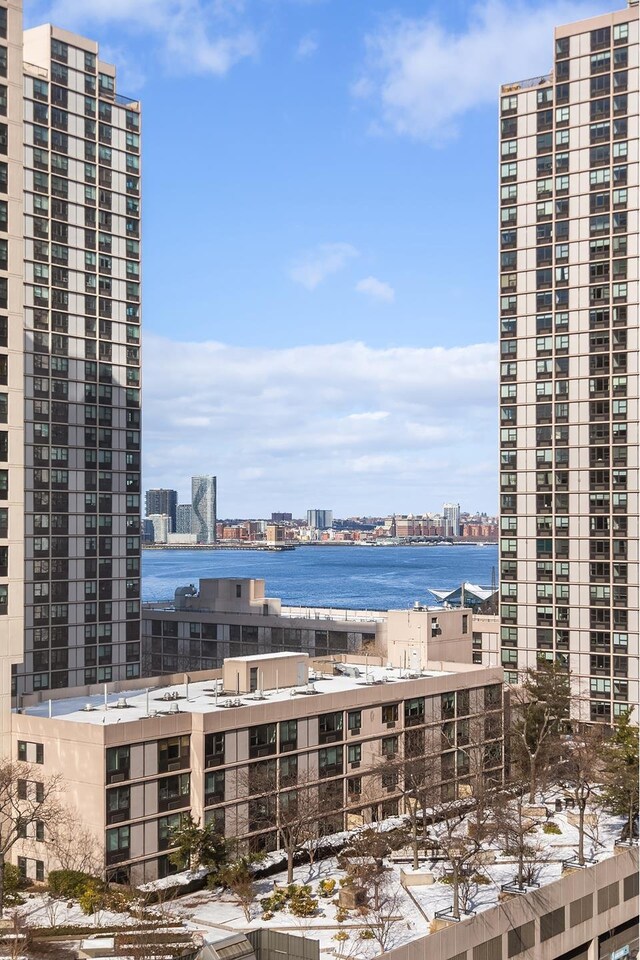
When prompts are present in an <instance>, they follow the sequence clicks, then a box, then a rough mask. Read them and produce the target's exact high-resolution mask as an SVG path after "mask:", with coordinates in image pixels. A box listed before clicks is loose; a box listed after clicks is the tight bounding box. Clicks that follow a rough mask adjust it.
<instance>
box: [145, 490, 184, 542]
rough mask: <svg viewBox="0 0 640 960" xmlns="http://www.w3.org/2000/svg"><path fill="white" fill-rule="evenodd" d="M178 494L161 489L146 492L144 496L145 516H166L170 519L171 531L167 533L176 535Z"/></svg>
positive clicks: (175, 491)
mask: <svg viewBox="0 0 640 960" xmlns="http://www.w3.org/2000/svg"><path fill="white" fill-rule="evenodd" d="M177 508H178V492H177V490H164V489H163V488H161V487H157V488H154V489H152V490H147V492H146V494H145V511H146V516H147V517H150V516H151V515H152V514H156V513H159V514H163V513H164V514H166V515H167V516H168V517H169V518H170V519H171V530H169V533H177V526H176V523H177V516H176V512H177Z"/></svg>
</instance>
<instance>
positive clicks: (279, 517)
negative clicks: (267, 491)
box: [271, 513, 293, 523]
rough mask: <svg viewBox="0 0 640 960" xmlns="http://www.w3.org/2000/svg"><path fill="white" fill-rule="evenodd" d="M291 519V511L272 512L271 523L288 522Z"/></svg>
mask: <svg viewBox="0 0 640 960" xmlns="http://www.w3.org/2000/svg"><path fill="white" fill-rule="evenodd" d="M291 520H293V514H292V513H272V514H271V523H290V522H291Z"/></svg>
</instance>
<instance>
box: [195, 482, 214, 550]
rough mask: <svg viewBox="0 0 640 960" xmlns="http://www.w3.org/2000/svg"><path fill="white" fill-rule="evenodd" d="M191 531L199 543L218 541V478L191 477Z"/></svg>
mask: <svg viewBox="0 0 640 960" xmlns="http://www.w3.org/2000/svg"><path fill="white" fill-rule="evenodd" d="M191 509H192V513H191V533H193V534H195V537H196V542H197V543H215V542H216V478H215V477H209V476H203V477H192V478H191Z"/></svg>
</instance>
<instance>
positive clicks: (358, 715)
mask: <svg viewBox="0 0 640 960" xmlns="http://www.w3.org/2000/svg"><path fill="white" fill-rule="evenodd" d="M347 727H348V729H349V733H350V734H356V733H360V728H361V727H362V711H361V710H350V711H349V713H348V714H347Z"/></svg>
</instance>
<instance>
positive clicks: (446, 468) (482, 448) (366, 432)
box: [144, 335, 497, 516]
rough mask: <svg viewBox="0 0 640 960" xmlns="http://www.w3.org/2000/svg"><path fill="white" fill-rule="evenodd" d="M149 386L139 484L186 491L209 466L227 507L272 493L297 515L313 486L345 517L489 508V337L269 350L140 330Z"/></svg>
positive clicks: (266, 507)
mask: <svg viewBox="0 0 640 960" xmlns="http://www.w3.org/2000/svg"><path fill="white" fill-rule="evenodd" d="M167 357H171V363H170V364H168V363H167ZM144 388H145V395H144V402H145V447H144V448H145V464H144V468H145V483H146V485H147V486H169V487H177V488H178V489H179V490H181V491H182V493H183V494H184V495H186V494H187V491H188V489H189V477H190V476H191V475H192V474H197V473H199V472H212V473H215V474H217V476H218V480H219V496H220V512H221V515H223V516H247V515H258V516H259V515H264V516H268V515H269V514H270V512H271V510H273V509H276V507H277V505H278V504H280V505H282V504H285V505H284V506H281V508H282V509H291V510H292V511H293V512H294V513H299V514H300V515H302V513H303V512H304V510H306V508H307V506H309V504H312V503H313V502H314V501H315V500H317V498H318V497H320V496H321V497H322V499H323V502H326V503H328V504H329V505H330V506H332V507H333V508H334V509H335V510H336V511H337V512H338V513H339V514H342V515H350V514H353V513H385V512H386V511H391V510H396V511H400V512H405V511H414V512H417V511H420V510H426V509H434V508H436V507H438V505H439V504H440V503H442V502H443V501H446V500H448V499H455V500H460V502H461V503H464V504H465V505H468V506H469V507H470V508H476V507H484V508H485V509H488V510H493V509H495V505H496V496H495V493H496V446H497V444H496V427H497V405H496V395H497V356H496V347H495V345H494V344H479V345H474V346H468V347H460V348H452V349H444V348H438V347H434V348H411V347H396V348H389V349H374V348H372V347H369V346H367V345H365V344H363V343H337V344H329V345H325V346H305V347H292V348H289V349H267V348H242V347H232V346H227V345H225V344H222V343H214V342H205V343H184V342H179V341H169V340H166V339H162V338H159V337H156V336H153V335H147V337H146V343H145V384H144ZM486 464H489V465H490V466H489V471H488V473H487V470H486V467H485V466H484V465H486ZM478 465H483V469H482V470H481V471H480V472H479V471H478ZM491 465H492V466H491ZM345 477H348V481H346V480H345ZM285 501H286V503H285Z"/></svg>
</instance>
